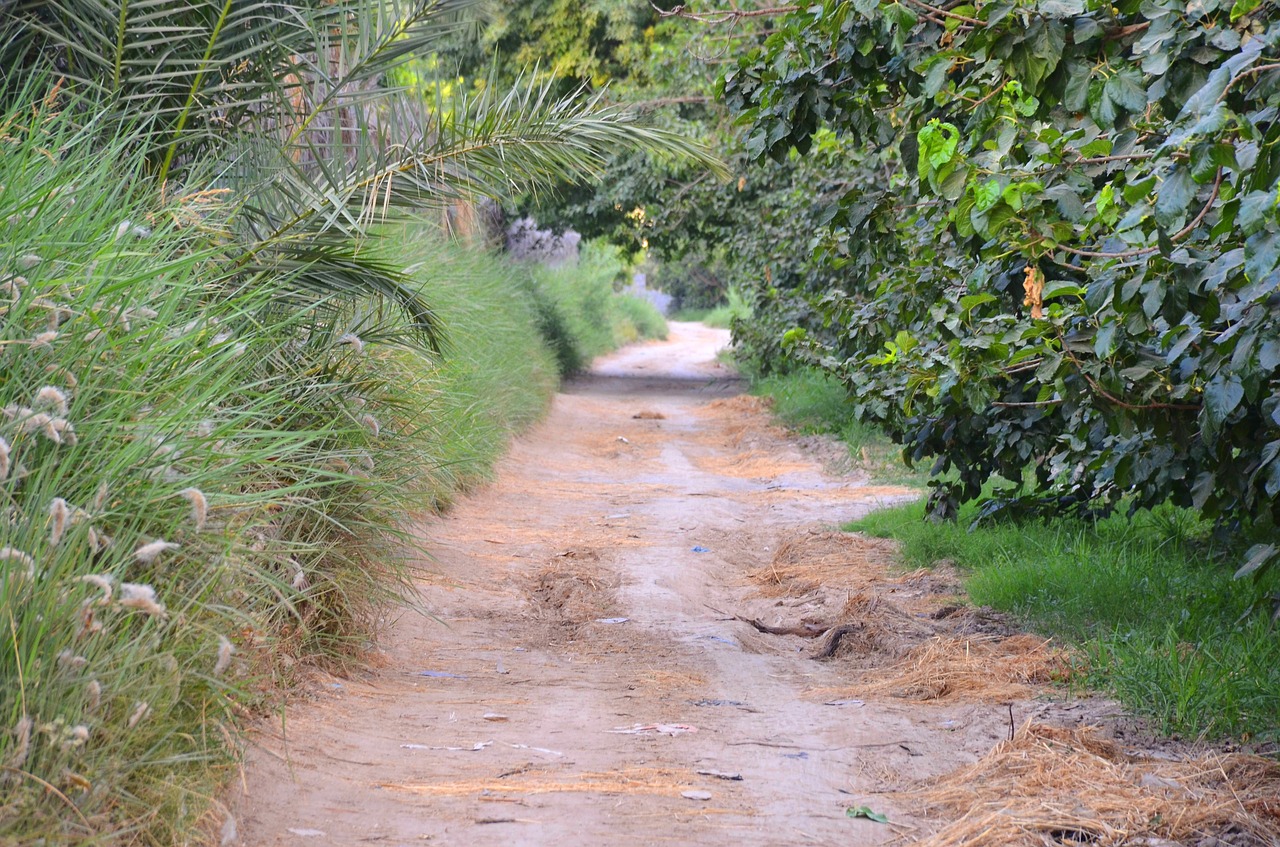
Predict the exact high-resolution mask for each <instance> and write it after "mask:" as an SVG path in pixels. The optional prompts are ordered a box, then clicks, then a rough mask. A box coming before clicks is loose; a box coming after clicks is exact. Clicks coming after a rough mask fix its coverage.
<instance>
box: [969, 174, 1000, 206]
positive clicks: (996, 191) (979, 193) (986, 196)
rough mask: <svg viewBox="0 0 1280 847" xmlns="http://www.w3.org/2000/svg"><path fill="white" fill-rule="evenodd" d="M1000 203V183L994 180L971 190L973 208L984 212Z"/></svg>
mask: <svg viewBox="0 0 1280 847" xmlns="http://www.w3.org/2000/svg"><path fill="white" fill-rule="evenodd" d="M999 202H1000V183H999V182H997V181H996V180H994V179H991V180H987V181H986V182H984V183H983V184H982V185H979V186H978V187H977V188H975V189H974V190H973V207H974V208H975V209H977V210H978V211H979V212H985V211H987V210H988V209H990V208H991V207H992V206H994V205H995V204H996V203H999Z"/></svg>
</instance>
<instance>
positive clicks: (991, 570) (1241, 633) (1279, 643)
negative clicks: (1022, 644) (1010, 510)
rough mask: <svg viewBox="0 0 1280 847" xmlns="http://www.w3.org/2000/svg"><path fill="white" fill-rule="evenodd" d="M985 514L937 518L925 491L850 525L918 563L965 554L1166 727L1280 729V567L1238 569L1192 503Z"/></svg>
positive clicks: (1009, 606) (999, 598) (989, 596)
mask: <svg viewBox="0 0 1280 847" xmlns="http://www.w3.org/2000/svg"><path fill="white" fill-rule="evenodd" d="M974 514H975V513H974V511H973V510H972V509H969V510H966V512H965V513H964V514H962V515H961V517H960V521H959V522H958V524H948V523H931V522H927V521H925V520H924V505H923V504H922V503H917V504H912V505H908V506H901V507H896V508H892V509H886V510H883V511H879V512H875V513H872V514H871V515H869V516H867V517H866V518H864V519H863V520H861V521H859V522H857V523H855V524H853V525H851V526H850V527H849V528H850V529H853V530H860V531H863V532H867V533H870V534H873V535H880V536H887V537H893V538H897V539H899V540H900V541H901V542H902V544H903V548H902V555H903V557H904V559H905V561H906V563H907V564H908V565H910V566H912V567H916V566H924V567H927V566H930V565H932V564H933V562H935V561H937V560H939V559H949V560H951V561H954V562H955V563H956V564H957V565H958V566H959V567H960V568H962V569H963V570H964V571H966V572H967V574H968V578H967V580H966V587H967V589H968V591H969V593H970V596H971V597H972V599H973V601H974V602H976V603H980V604H986V605H991V606H994V607H996V608H999V609H1004V610H1007V611H1010V612H1013V613H1015V614H1016V615H1018V616H1019V617H1020V618H1022V619H1023V620H1024V621H1026V622H1027V623H1028V624H1029V625H1030V626H1032V627H1034V628H1036V629H1039V630H1041V631H1043V632H1046V633H1048V634H1051V635H1057V636H1060V637H1063V638H1065V639H1067V640H1069V641H1072V642H1074V643H1077V644H1079V645H1081V646H1082V648H1083V650H1084V651H1085V653H1086V654H1087V656H1088V658H1089V667H1088V682H1089V684H1090V685H1091V686H1093V687H1095V688H1098V689H1101V690H1105V691H1111V692H1113V693H1114V694H1115V695H1116V696H1118V697H1119V698H1120V700H1121V701H1122V702H1124V703H1125V705H1126V706H1128V707H1129V708H1130V709H1133V710H1134V711H1135V712H1137V713H1139V714H1144V715H1148V716H1150V717H1152V718H1153V719H1154V720H1155V721H1156V723H1157V726H1158V727H1159V728H1160V729H1161V730H1162V731H1164V732H1165V733H1170V734H1174V733H1176V734H1182V735H1186V736H1191V737H1201V736H1203V737H1211V738H1220V737H1224V736H1232V735H1233V736H1237V737H1250V738H1254V739H1259V740H1264V741H1265V740H1271V741H1280V632H1277V628H1276V625H1275V624H1274V623H1272V622H1271V621H1270V620H1269V615H1268V613H1269V611H1270V597H1271V595H1272V594H1273V593H1274V592H1276V591H1277V589H1280V580H1277V579H1275V578H1273V579H1271V580H1270V581H1269V582H1262V583H1255V582H1251V581H1237V580H1232V579H1231V571H1230V568H1228V567H1225V566H1224V565H1222V564H1221V563H1220V561H1219V558H1220V557H1219V556H1218V555H1217V554H1218V553H1220V552H1221V551H1216V550H1215V549H1214V547H1213V545H1212V544H1211V543H1210V540H1209V539H1210V537H1211V536H1210V535H1209V529H1210V528H1209V527H1207V526H1205V525H1204V524H1203V522H1201V521H1199V520H1198V519H1197V518H1196V517H1195V515H1194V514H1193V513H1191V512H1187V511H1179V510H1174V509H1161V510H1158V511H1155V512H1139V513H1137V514H1136V515H1134V516H1133V517H1132V518H1130V517H1127V516H1124V515H1115V516H1113V517H1110V518H1107V519H1105V520H1101V521H1097V522H1085V521H1080V520H1073V519H1056V520H1052V521H1044V522H1035V523H1027V524H1022V525H1012V524H1001V525H994V526H979V527H977V528H975V529H974V530H973V531H968V530H967V529H966V528H965V527H966V526H967V525H968V523H969V522H971V520H972V518H973V517H974Z"/></svg>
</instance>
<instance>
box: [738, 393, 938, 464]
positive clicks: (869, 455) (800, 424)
mask: <svg viewBox="0 0 1280 847" xmlns="http://www.w3.org/2000/svg"><path fill="white" fill-rule="evenodd" d="M751 392H752V393H753V394H757V395H760V396H762V397H768V398H770V399H771V400H772V401H773V411H774V414H775V415H777V416H778V418H779V419H780V420H781V421H782V422H783V423H784V424H786V425H787V426H788V427H790V428H791V429H794V430H796V431H798V432H801V433H804V434H806V435H814V434H822V435H832V436H835V437H836V438H838V439H839V440H841V441H843V442H844V443H845V445H846V446H847V447H848V448H849V458H850V459H851V460H852V462H853V463H854V465H855V467H858V468H859V469H861V470H864V471H866V472H867V473H868V474H870V475H871V477H872V478H873V479H875V480H876V481H877V482H881V483H885V484H891V485H915V486H922V485H923V484H924V482H925V480H926V478H927V476H928V469H927V468H926V469H912V468H908V467H907V466H906V465H905V464H904V463H903V461H902V451H901V449H900V448H899V447H898V445H896V444H894V443H893V442H892V441H890V440H889V439H888V438H887V437H886V436H885V435H884V434H883V433H882V432H881V431H880V430H879V429H877V428H876V427H874V426H872V425H870V424H865V423H862V422H860V421H858V420H856V419H854V417H853V415H852V414H851V413H850V410H849V402H848V394H847V393H846V391H845V388H844V386H843V385H841V384H840V382H839V381H838V380H837V379H835V378H834V377H832V376H831V375H829V374H827V373H824V372H823V371H820V370H818V369H816V368H799V369H796V370H792V371H789V372H787V373H784V374H770V375H769V376H758V375H757V376H755V377H753V378H752V380H751Z"/></svg>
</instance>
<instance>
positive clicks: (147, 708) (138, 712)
mask: <svg viewBox="0 0 1280 847" xmlns="http://www.w3.org/2000/svg"><path fill="white" fill-rule="evenodd" d="M149 714H151V704H150V703H148V702H146V701H145V700H139V701H138V702H137V703H134V704H133V714H132V715H130V716H129V729H133V728H134V727H135V726H137V725H138V724H140V723H141V722H142V721H143V720H145V719H146V717H147V715H149Z"/></svg>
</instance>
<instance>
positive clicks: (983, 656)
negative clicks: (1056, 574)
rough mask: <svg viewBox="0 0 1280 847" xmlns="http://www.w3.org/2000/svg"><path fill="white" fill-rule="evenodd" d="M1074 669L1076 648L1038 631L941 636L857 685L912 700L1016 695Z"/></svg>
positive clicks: (994, 698)
mask: <svg viewBox="0 0 1280 847" xmlns="http://www.w3.org/2000/svg"><path fill="white" fill-rule="evenodd" d="M1073 669H1074V664H1073V656H1072V654H1071V653H1069V652H1067V651H1066V650H1063V649H1062V648H1060V647H1056V646H1054V645H1053V642H1052V641H1049V640H1045V639H1043V638H1038V637H1036V636H1034V635H1013V636H1010V637H1008V638H1002V637H997V636H984V637H976V638H956V637H954V636H938V637H934V638H931V639H929V640H928V641H926V642H924V643H922V644H920V645H918V646H916V647H914V648H912V649H911V650H910V651H909V652H908V653H907V654H906V655H905V656H904V657H903V658H902V660H901V661H899V662H897V663H896V664H894V665H892V666H890V667H888V668H885V669H884V671H883V672H881V673H878V674H876V675H874V676H873V677H872V678H871V679H869V680H867V681H866V682H865V683H863V684H862V685H860V686H859V687H858V689H857V690H858V692H859V694H860V695H861V694H890V695H892V696H895V697H905V698H908V699H912V700H942V699H968V700H985V701H1001V700H1015V699H1020V698H1022V697H1026V696H1029V695H1031V694H1032V693H1033V692H1032V688H1033V687H1034V686H1036V685H1043V684H1046V683H1050V682H1063V681H1065V680H1067V679H1069V678H1070V677H1071V674H1072V672H1073Z"/></svg>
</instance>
